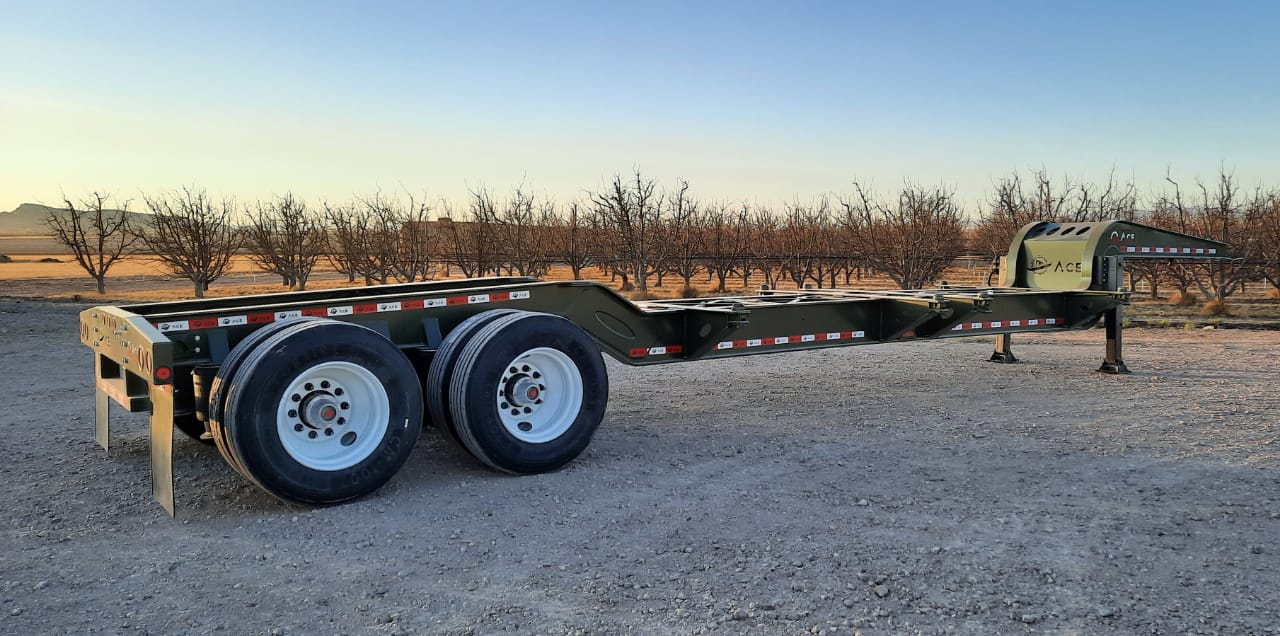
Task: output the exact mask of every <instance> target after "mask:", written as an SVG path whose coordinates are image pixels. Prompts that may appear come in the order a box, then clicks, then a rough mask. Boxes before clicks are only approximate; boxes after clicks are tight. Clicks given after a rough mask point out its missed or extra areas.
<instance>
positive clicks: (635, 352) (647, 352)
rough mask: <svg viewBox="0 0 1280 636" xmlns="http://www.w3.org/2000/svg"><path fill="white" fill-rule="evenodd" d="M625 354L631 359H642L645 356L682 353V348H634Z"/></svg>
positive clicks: (681, 346)
mask: <svg viewBox="0 0 1280 636" xmlns="http://www.w3.org/2000/svg"><path fill="white" fill-rule="evenodd" d="M627 353H628V354H629V355H630V356H631V357H633V358H643V357H645V356H670V355H675V354H677V353H684V346H683V345H661V346H657V347H636V348H634V349H632V350H630V351H628V352H627Z"/></svg>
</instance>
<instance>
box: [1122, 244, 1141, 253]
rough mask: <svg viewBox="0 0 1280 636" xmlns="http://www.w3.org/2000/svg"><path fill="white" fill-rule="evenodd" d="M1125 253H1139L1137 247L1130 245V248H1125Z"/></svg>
mask: <svg viewBox="0 0 1280 636" xmlns="http://www.w3.org/2000/svg"><path fill="white" fill-rule="evenodd" d="M1124 251H1126V252H1136V251H1138V248H1136V247H1134V246H1132V245H1130V246H1129V247H1126V248H1124Z"/></svg>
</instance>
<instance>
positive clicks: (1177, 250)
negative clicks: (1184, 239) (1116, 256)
mask: <svg viewBox="0 0 1280 636" xmlns="http://www.w3.org/2000/svg"><path fill="white" fill-rule="evenodd" d="M1124 251H1125V252H1126V253H1128V254H1217V253H1218V250H1217V249H1214V248H1212V247H1142V246H1138V247H1135V246H1133V245H1126V246H1125V248H1124Z"/></svg>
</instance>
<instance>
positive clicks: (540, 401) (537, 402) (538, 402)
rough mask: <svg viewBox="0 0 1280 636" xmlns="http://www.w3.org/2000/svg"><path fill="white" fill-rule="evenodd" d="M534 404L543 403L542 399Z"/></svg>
mask: <svg viewBox="0 0 1280 636" xmlns="http://www.w3.org/2000/svg"><path fill="white" fill-rule="evenodd" d="M534 404H542V400H538V401H536V402H534Z"/></svg>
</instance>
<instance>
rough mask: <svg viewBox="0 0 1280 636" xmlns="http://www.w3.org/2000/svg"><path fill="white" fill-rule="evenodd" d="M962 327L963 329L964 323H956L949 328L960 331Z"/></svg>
mask: <svg viewBox="0 0 1280 636" xmlns="http://www.w3.org/2000/svg"><path fill="white" fill-rule="evenodd" d="M962 329H964V323H961V324H958V325H956V326H954V327H952V328H951V330H952V331H960V330H962Z"/></svg>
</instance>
